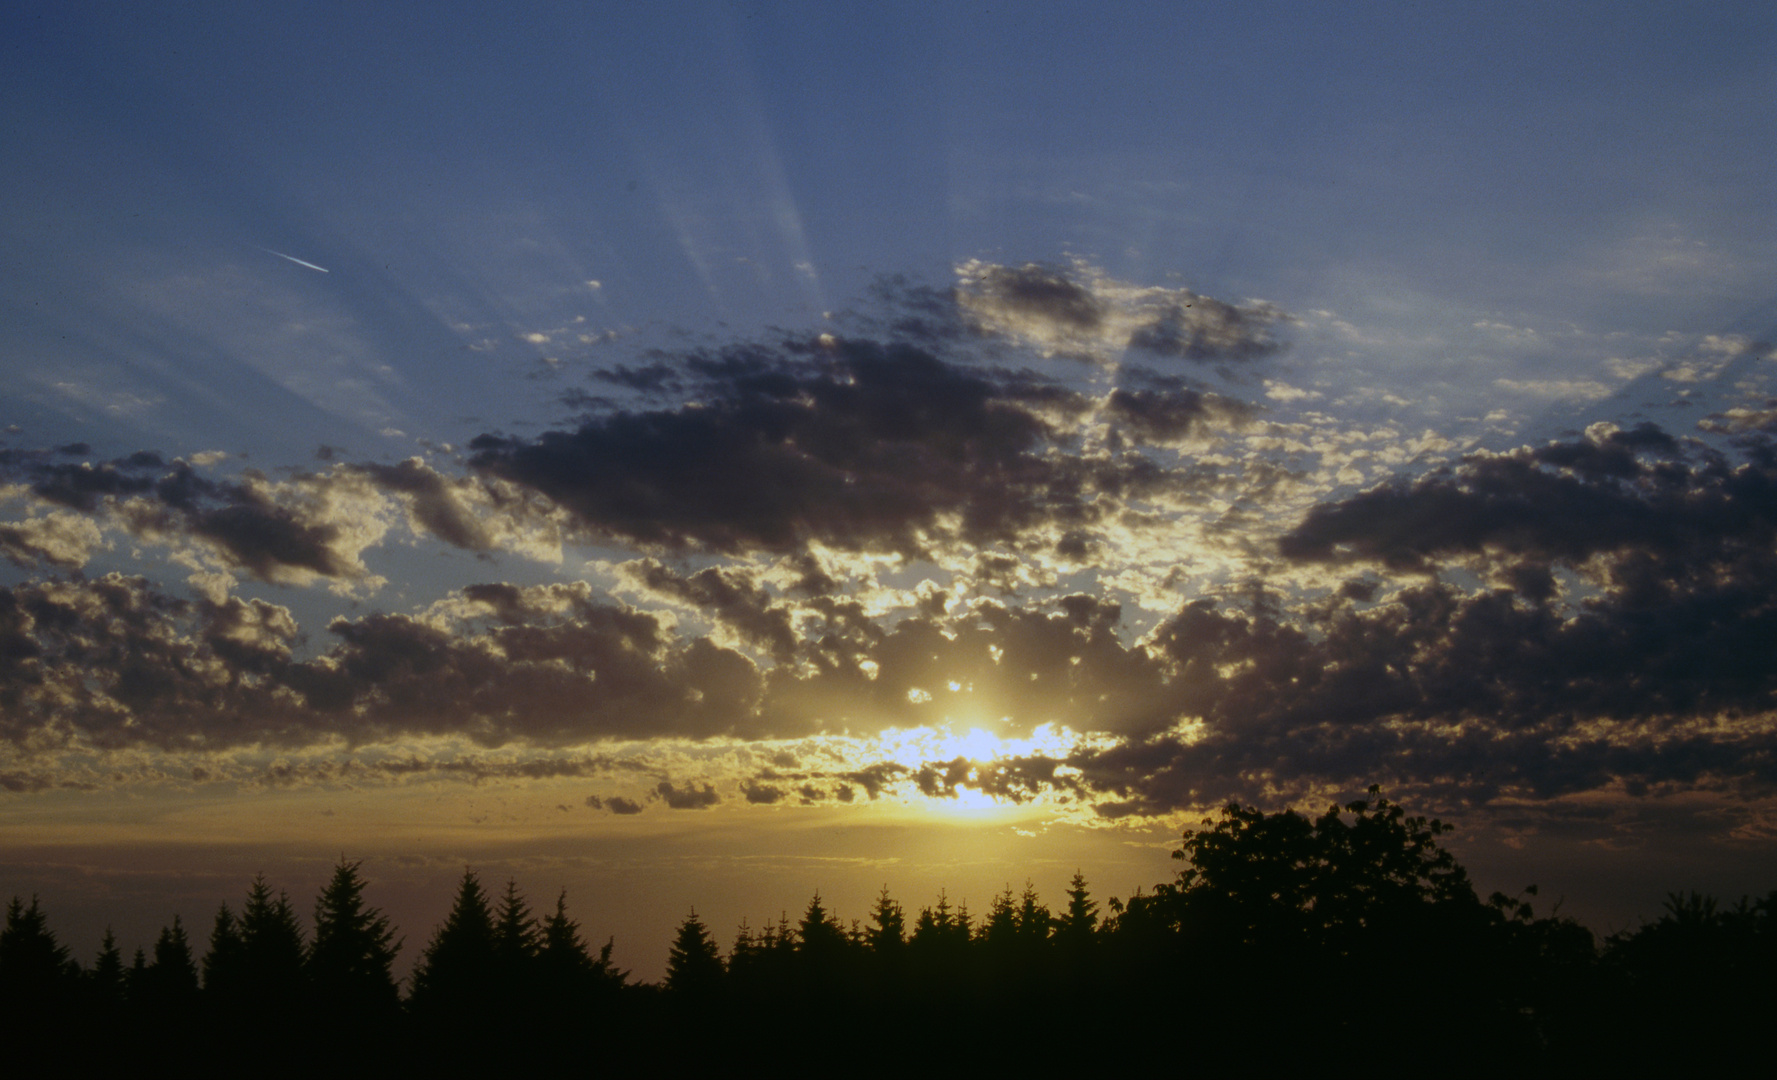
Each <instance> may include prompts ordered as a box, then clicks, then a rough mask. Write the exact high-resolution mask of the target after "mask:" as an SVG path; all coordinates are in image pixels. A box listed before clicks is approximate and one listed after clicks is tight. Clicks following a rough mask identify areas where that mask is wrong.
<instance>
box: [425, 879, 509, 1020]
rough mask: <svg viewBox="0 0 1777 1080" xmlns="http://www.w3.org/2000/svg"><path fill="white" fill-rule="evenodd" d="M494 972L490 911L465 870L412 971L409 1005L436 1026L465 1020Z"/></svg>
mask: <svg viewBox="0 0 1777 1080" xmlns="http://www.w3.org/2000/svg"><path fill="white" fill-rule="evenodd" d="M495 969H496V964H495V947H494V916H493V912H492V911H490V910H489V908H488V903H487V895H486V894H485V893H484V892H482V889H481V882H479V881H477V880H476V878H475V874H474V872H473V871H469V870H465V871H463V881H462V884H461V885H459V886H458V888H457V896H456V900H455V902H454V903H453V904H452V905H451V909H450V914H449V915H448V916H446V917H445V920H444V925H442V926H440V927H439V928H438V930H437V932H436V933H434V934H433V935H432V940H431V941H430V942H429V943H428V944H427V945H426V951H425V952H424V953H423V954H421V956H420V962H419V964H418V966H416V967H415V968H414V972H413V993H412V995H411V997H410V999H409V1004H410V1005H411V1006H412V1008H413V1010H414V1011H415V1012H416V1013H419V1014H421V1015H423V1016H427V1017H429V1018H432V1019H435V1020H437V1021H438V1022H441V1023H445V1024H449V1023H452V1022H470V1021H472V1020H473V1019H474V1016H475V1013H476V1012H477V1011H478V1007H479V1006H480V1005H481V1004H482V1003H483V1002H484V1001H485V1000H486V998H487V997H488V995H489V993H490V989H491V985H492V982H493V980H494V973H495Z"/></svg>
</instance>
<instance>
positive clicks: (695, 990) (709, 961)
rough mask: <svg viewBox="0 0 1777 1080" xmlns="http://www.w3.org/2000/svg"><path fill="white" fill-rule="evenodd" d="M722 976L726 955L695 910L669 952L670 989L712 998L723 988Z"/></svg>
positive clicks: (681, 924)
mask: <svg viewBox="0 0 1777 1080" xmlns="http://www.w3.org/2000/svg"><path fill="white" fill-rule="evenodd" d="M722 975H723V966H722V955H721V953H720V952H718V951H717V949H716V939H715V938H713V937H711V936H710V931H709V928H708V927H706V926H705V925H704V924H703V920H702V919H699V918H698V917H697V912H696V910H695V909H693V910H692V912H691V914H690V915H688V916H686V917H685V921H684V922H682V923H680V924H679V930H678V933H677V934H676V935H675V936H674V937H673V944H672V949H671V950H670V951H669V952H668V954H667V961H666V988H667V989H668V990H669V991H671V992H672V993H674V994H677V995H681V996H684V997H687V998H693V999H703V998H708V997H710V996H711V995H713V994H714V993H715V992H716V991H717V990H718V989H719V988H720V987H721V985H722Z"/></svg>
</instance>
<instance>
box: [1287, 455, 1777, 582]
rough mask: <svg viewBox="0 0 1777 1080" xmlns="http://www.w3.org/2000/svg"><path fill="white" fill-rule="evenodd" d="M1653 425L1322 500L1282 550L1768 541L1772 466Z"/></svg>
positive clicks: (1511, 549) (1544, 556) (1352, 555)
mask: <svg viewBox="0 0 1777 1080" xmlns="http://www.w3.org/2000/svg"><path fill="white" fill-rule="evenodd" d="M1680 454H1681V452H1680V448H1679V446H1678V444H1677V443H1676V441H1675V440H1673V439H1671V438H1670V437H1669V436H1667V435H1666V434H1665V433H1664V432H1661V431H1660V430H1659V429H1658V428H1656V427H1654V426H1653V425H1646V424H1644V425H1642V426H1641V427H1639V428H1637V429H1635V430H1634V431H1631V432H1620V431H1610V432H1600V433H1594V434H1593V435H1592V436H1590V437H1588V438H1586V439H1583V440H1575V441H1571V442H1563V443H1550V444H1548V445H1546V446H1543V447H1540V448H1536V449H1530V448H1525V449H1522V450H1517V451H1513V452H1511V453H1507V454H1476V455H1472V456H1470V457H1468V458H1466V459H1464V460H1463V462H1462V463H1461V464H1460V465H1459V466H1456V467H1453V468H1444V469H1440V470H1438V471H1436V472H1433V473H1431V474H1430V475H1428V476H1424V477H1421V478H1419V479H1417V480H1414V481H1411V482H1395V483H1391V484H1387V485H1384V486H1382V487H1378V488H1373V489H1371V490H1369V491H1366V492H1363V493H1362V494H1359V495H1356V496H1353V497H1352V498H1350V499H1346V500H1344V501H1342V502H1338V503H1331V504H1326V505H1322V506H1319V507H1316V508H1315V509H1314V510H1313V511H1312V512H1310V513H1309V514H1308V515H1307V516H1306V517H1305V518H1304V519H1303V520H1302V521H1301V523H1299V524H1298V525H1297V526H1296V527H1295V528H1293V529H1291V530H1290V531H1289V532H1288V533H1286V534H1285V535H1284V536H1283V537H1282V539H1281V540H1280V541H1279V545H1278V547H1279V551H1280V552H1281V553H1282V554H1283V555H1284V557H1285V558H1289V559H1294V560H1298V561H1309V562H1337V561H1352V560H1363V561H1370V562H1377V563H1381V564H1383V565H1385V566H1387V567H1389V568H1392V569H1397V570H1417V569H1427V568H1431V567H1433V566H1435V564H1436V561H1437V560H1438V559H1440V558H1443V557H1447V556H1452V555H1458V554H1465V553H1479V552H1482V551H1489V550H1491V551H1497V552H1501V553H1505V554H1508V555H1512V556H1524V557H1530V558H1535V559H1541V560H1545V561H1552V560H1561V561H1565V562H1568V563H1577V562H1579V561H1582V560H1584V559H1586V558H1588V557H1590V556H1592V555H1594V554H1597V553H1602V552H1631V551H1639V552H1642V553H1644V554H1647V555H1649V556H1653V557H1664V556H1668V555H1669V556H1673V557H1676V558H1678V559H1680V560H1681V561H1684V560H1687V559H1688V560H1689V561H1691V562H1696V561H1698V559H1699V558H1700V557H1701V556H1702V555H1703V553H1704V552H1707V551H1717V552H1721V551H1722V549H1723V548H1724V546H1734V545H1743V544H1745V543H1748V542H1751V543H1754V544H1758V543H1763V542H1764V539H1765V538H1767V537H1769V536H1770V535H1771V531H1772V527H1773V524H1774V523H1777V469H1773V467H1772V466H1771V464H1770V463H1768V462H1764V461H1763V460H1762V455H1761V454H1755V455H1754V460H1752V461H1749V462H1746V463H1744V464H1741V465H1739V466H1734V465H1731V464H1730V463H1729V462H1727V461H1726V460H1725V459H1723V458H1722V457H1721V456H1719V455H1717V454H1713V453H1709V452H1706V451H1699V452H1698V456H1699V460H1698V461H1697V462H1696V463H1694V464H1693V463H1691V462H1689V461H1687V460H1685V459H1684V458H1682V457H1681V456H1680Z"/></svg>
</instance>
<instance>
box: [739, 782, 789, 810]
mask: <svg viewBox="0 0 1777 1080" xmlns="http://www.w3.org/2000/svg"><path fill="white" fill-rule="evenodd" d="M740 790H741V794H742V795H745V796H746V799H747V801H748V802H750V803H757V804H760V805H765V806H769V805H771V804H772V803H775V802H779V801H781V800H782V799H783V797H784V791H783V789H782V788H780V787H775V786H773V785H771V784H761V783H759V782H758V781H756V780H748V781H746V782H745V783H743V784H741V786H740Z"/></svg>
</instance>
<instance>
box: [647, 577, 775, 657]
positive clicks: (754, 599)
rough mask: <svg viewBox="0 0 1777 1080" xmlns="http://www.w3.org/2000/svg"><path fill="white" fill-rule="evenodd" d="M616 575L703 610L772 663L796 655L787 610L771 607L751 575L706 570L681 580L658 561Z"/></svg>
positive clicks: (659, 594) (654, 593) (670, 598)
mask: <svg viewBox="0 0 1777 1080" xmlns="http://www.w3.org/2000/svg"><path fill="white" fill-rule="evenodd" d="M619 572H621V573H622V574H623V575H624V576H625V578H626V579H628V580H629V581H631V582H633V583H634V584H636V585H638V586H640V587H641V588H643V589H645V590H647V591H648V592H649V593H651V594H653V595H655V596H658V597H662V598H664V599H668V600H674V601H679V602H682V603H688V604H692V605H694V606H696V607H698V608H701V609H703V610H704V611H706V612H707V613H709V614H710V615H712V616H713V617H715V618H716V619H718V620H720V621H721V622H722V624H723V625H725V626H727V627H729V628H730V629H732V630H733V631H734V632H735V633H736V634H738V635H739V636H740V637H741V638H742V639H743V640H744V641H746V642H747V643H748V644H750V645H753V646H755V647H757V648H759V649H763V650H764V651H766V652H767V653H769V654H771V656H772V657H774V658H775V659H779V660H785V659H788V658H789V657H790V656H791V655H793V654H794V652H795V650H796V644H797V638H796V632H795V629H794V628H793V626H792V625H791V621H790V614H791V610H790V608H789V607H787V606H785V605H781V604H776V603H774V602H773V601H772V598H771V596H770V594H769V593H767V592H766V591H765V590H764V589H763V588H762V587H760V585H759V583H758V581H757V575H756V574H755V573H754V572H752V571H749V570H745V569H742V568H739V567H718V566H711V567H706V568H705V569H702V570H699V571H697V572H696V573H694V574H691V575H690V576H688V577H687V576H683V575H681V574H679V573H678V572H677V571H674V570H672V569H671V568H669V567H668V566H666V565H665V564H664V563H662V562H660V561H659V560H658V559H639V560H636V561H634V562H629V563H624V564H623V565H622V566H621V567H619Z"/></svg>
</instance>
